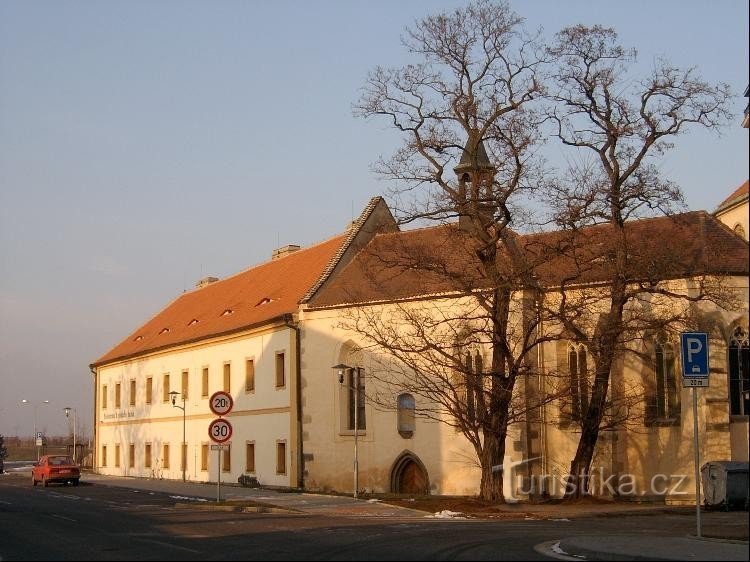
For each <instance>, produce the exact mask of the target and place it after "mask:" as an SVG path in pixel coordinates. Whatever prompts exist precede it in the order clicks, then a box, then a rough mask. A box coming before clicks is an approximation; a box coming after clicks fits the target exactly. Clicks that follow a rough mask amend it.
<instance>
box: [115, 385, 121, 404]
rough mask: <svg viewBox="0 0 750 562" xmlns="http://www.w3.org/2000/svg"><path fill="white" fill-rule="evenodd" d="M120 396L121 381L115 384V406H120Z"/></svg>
mask: <svg viewBox="0 0 750 562" xmlns="http://www.w3.org/2000/svg"><path fill="white" fill-rule="evenodd" d="M120 398H121V394H120V383H119V382H118V383H117V384H115V408H119V407H120Z"/></svg>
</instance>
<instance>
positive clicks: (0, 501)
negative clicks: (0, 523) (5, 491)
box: [0, 500, 13, 560]
mask: <svg viewBox="0 0 750 562" xmlns="http://www.w3.org/2000/svg"><path fill="white" fill-rule="evenodd" d="M0 503H3V504H5V505H13V504H12V503H10V502H6V501H3V500H0ZM0 560H2V558H0Z"/></svg>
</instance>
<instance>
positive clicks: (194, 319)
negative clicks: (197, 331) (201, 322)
mask: <svg viewBox="0 0 750 562" xmlns="http://www.w3.org/2000/svg"><path fill="white" fill-rule="evenodd" d="M197 323H198V319H197V318H193V319H192V320H191V321H190V322H188V326H192V325H193V324H197Z"/></svg>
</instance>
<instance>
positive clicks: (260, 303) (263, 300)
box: [255, 297, 273, 306]
mask: <svg viewBox="0 0 750 562" xmlns="http://www.w3.org/2000/svg"><path fill="white" fill-rule="evenodd" d="M271 301H273V299H270V298H268V297H264V298H262V299H260V301H258V304H256V305H255V306H263V305H264V304H268V303H269V302H271Z"/></svg>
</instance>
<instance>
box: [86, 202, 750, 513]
mask: <svg viewBox="0 0 750 562" xmlns="http://www.w3.org/2000/svg"><path fill="white" fill-rule="evenodd" d="M451 228H454V229H455V228H458V227H457V226H456V225H453V226H447V227H439V228H436V229H417V230H409V231H400V230H399V229H398V227H397V226H396V223H395V221H394V220H393V217H392V216H391V214H390V211H389V210H388V208H387V206H386V205H385V203H384V202H383V200H382V199H380V198H375V199H373V200H372V201H371V202H370V203H369V204H368V206H367V207H366V208H365V210H364V211H363V213H362V215H361V216H360V217H359V218H358V219H357V220H356V221H355V222H354V223H352V224H351V225H350V227H349V229H348V230H347V231H346V232H345V233H344V234H342V235H340V236H337V237H335V238H332V239H330V240H328V241H326V242H323V243H321V244H318V245H316V246H312V247H310V248H306V249H297V248H296V247H288V248H286V249H284V250H283V251H282V252H280V253H279V255H277V256H276V259H272V260H271V261H269V262H267V263H265V264H261V265H259V266H257V267H254V268H251V269H249V270H247V271H244V272H242V273H240V274H237V275H235V276H232V277H229V278H227V279H224V280H221V281H218V280H215V279H208V280H206V281H205V282H204V283H202V284H201V286H199V287H198V288H196V289H195V290H193V291H190V292H188V293H185V294H183V295H181V296H180V297H178V298H177V299H175V301H174V302H172V303H171V304H169V305H168V306H167V307H166V308H165V309H164V310H162V311H161V312H159V313H158V314H156V315H155V316H154V317H153V318H152V319H150V320H148V321H147V322H146V323H145V324H144V325H143V326H142V327H140V328H139V329H137V330H135V331H134V332H133V333H132V334H131V335H129V336H128V337H127V338H125V339H124V340H123V341H122V342H121V343H120V344H118V345H117V346H115V347H114V348H113V349H112V350H110V351H109V352H108V353H107V354H105V355H104V356H103V357H101V358H100V359H98V360H97V361H95V362H94V363H93V364H92V366H91V367H92V372H93V373H94V377H95V388H96V406H95V409H96V424H95V442H96V459H95V463H96V464H95V466H96V469H97V470H98V471H99V472H101V473H104V474H113V475H129V476H138V477H148V478H170V479H179V478H181V477H182V474H183V468H184V471H185V477H186V478H187V479H189V480H197V481H215V480H216V478H217V475H218V455H219V453H211V451H210V440H209V436H208V424H209V423H210V421H211V420H212V419H214V417H215V416H214V415H213V414H211V413H210V411H209V408H208V398H209V396H210V395H211V394H212V393H213V392H215V391H217V390H226V391H228V392H230V393H231V395H232V396H233V398H234V409H233V411H232V412H231V413H230V414H229V415H228V416H227V418H228V419H229V421H230V422H231V423H232V425H233V428H234V431H233V436H232V439H231V449H230V450H229V451H226V452H224V453H221V454H222V455H223V457H222V470H223V473H222V479H223V480H226V481H233V482H236V481H237V479H238V478H239V477H241V476H253V477H255V478H257V480H258V481H259V482H260V484H261V485H264V486H282V487H304V488H306V489H309V490H335V491H339V492H351V491H352V490H353V485H354V459H355V454H354V447H355V440H356V446H357V454H356V459H357V461H358V489H359V490H368V491H373V492H401V493H416V492H428V493H433V494H449V495H473V494H476V493H477V492H478V483H479V474H480V471H479V468H478V466H477V462H476V456H475V453H474V450H473V448H472V446H471V445H470V443H469V442H468V441H467V440H466V439H465V438H464V437H463V436H462V434H461V433H459V432H457V431H456V430H455V429H454V428H452V427H450V426H449V425H446V424H444V423H441V422H440V421H437V420H435V419H425V418H423V417H420V416H419V415H418V413H419V411H420V410H422V409H423V408H425V404H424V403H422V402H420V398H419V397H418V396H414V395H412V394H409V393H407V392H402V393H400V394H398V395H394V396H392V397H391V399H390V402H388V400H383V396H384V395H386V394H385V393H384V392H381V391H382V390H383V389H381V388H380V387H379V385H380V384H381V381H382V378H381V379H377V380H376V378H375V377H373V374H374V373H375V372H376V371H380V372H383V371H384V370H385V371H388V370H389V369H392V371H393V373H397V374H399V373H400V374H401V375H403V376H409V374H408V372H402V371H399V367H398V366H397V365H396V364H394V363H393V362H392V361H391V359H389V358H388V357H387V356H385V355H384V354H383V353H382V352H380V351H379V350H378V349H376V348H374V347H372V346H370V345H368V343H367V342H366V341H365V340H364V339H363V338H362V337H361V335H360V334H359V333H358V332H357V331H356V330H354V329H352V319H353V318H356V317H357V316H358V315H362V314H368V313H377V314H384V315H386V316H387V315H394V314H395V312H396V311H400V312H401V313H402V312H403V311H408V310H410V307H412V309H414V308H413V307H421V309H422V310H426V309H428V310H429V313H430V314H433V315H439V314H441V311H444V310H450V309H452V308H455V307H456V306H466V304H467V303H466V301H465V300H464V301H461V300H460V299H457V298H455V296H452V295H451V294H450V292H449V291H446V290H445V287H441V286H440V284H439V281H435V280H434V279H431V278H430V277H429V276H425V275H424V274H423V273H422V272H419V271H416V270H414V269H409V268H406V269H404V268H399V267H394V264H393V263H389V261H388V259H386V256H387V255H389V254H388V252H389V251H390V249H392V248H393V247H394V245H401V244H406V246H405V247H406V248H409V251H410V252H411V254H412V255H414V254H415V253H420V254H422V255H423V256H429V253H430V252H435V254H436V255H437V254H441V255H446V254H447V255H450V254H451V252H453V251H454V250H455V248H453V247H451V245H450V242H448V241H446V240H444V239H443V238H441V235H440V233H441V230H440V229H451ZM628 228H629V229H630V232H632V233H633V236H634V238H633V240H634V241H635V244H634V247H636V248H637V247H639V245H641V246H643V247H644V248H645V247H646V246H648V247H649V252H645V255H649V256H651V257H652V258H653V257H654V256H657V258H656V259H655V260H651V261H652V262H655V263H656V265H658V266H659V269H658V271H659V275H661V277H659V279H660V280H667V281H668V282H669V288H670V289H671V290H675V291H691V290H694V288H695V286H696V283H697V281H696V280H697V279H698V277H697V276H700V275H708V276H716V278H718V279H720V280H721V282H722V283H723V286H724V288H725V289H726V290H728V291H730V292H731V293H733V294H734V295H735V296H736V297H737V303H736V305H735V306H733V307H732V308H731V309H730V310H722V309H719V308H717V307H715V306H709V305H703V304H702V305H701V307H700V309H696V310H695V312H697V313H698V314H697V316H698V317H699V318H700V319H701V322H702V324H701V327H702V328H705V329H706V330H707V331H709V332H710V333H711V346H712V347H711V377H710V378H711V381H710V383H711V386H710V388H708V389H706V390H701V391H700V409H699V416H700V419H699V426H700V431H701V442H702V446H703V458H704V459H712V460H723V459H726V460H729V459H736V460H741V459H745V460H746V459H747V458H748V447H747V443H748V413H750V399H748V397H747V396H746V395H745V394H743V393H744V392H745V391H746V390H747V389H748V388H750V379H748V371H750V369H749V368H748V245H747V242H744V241H742V240H741V239H740V238H738V237H737V236H734V235H733V234H732V233H731V232H730V231H729V230H728V229H726V228H724V227H723V226H722V225H721V224H720V223H719V221H718V220H717V219H716V218H714V217H712V216H711V215H708V214H707V213H704V212H694V213H686V214H685V215H681V216H678V217H676V218H661V219H648V220H644V221H636V222H633V223H630V224H629V227H628ZM539 236H540V235H537V237H536V238H535V237H531V236H527V237H523V236H521V237H519V243H520V244H521V246H522V247H527V246H528V247H531V245H532V242H534V241H535V240H536V241H538V237H539ZM541 236H542V237H544V236H555V233H551V234H547V235H541ZM604 237H605V238H606V233H605V236H604ZM524 244H526V246H524ZM399 247H402V246H399ZM654 252H656V253H654ZM470 265H471V264H468V263H467V264H462V265H461V267H468V266H470ZM568 266H569V264H566V263H564V262H561V261H557V262H541V263H540V265H539V269H538V274H539V275H540V278H541V279H543V280H544V285H545V294H544V298H545V299H550V300H554V299H555V298H557V297H556V294H557V285H556V283H558V282H559V278H560V276H561V275H563V274H564V272H565V268H566V267H568ZM642 266H643V267H645V268H648V267H652V266H653V263H651V262H649V263H645V264H642ZM592 271H593V273H591V275H592V277H590V278H587V279H584V280H583V281H582V282H581V284H580V287H579V288H577V289H576V290H578V291H579V292H580V293H581V294H590V293H591V292H593V291H595V290H597V286H598V285H597V283H600V282H601V279H599V278H596V271H595V268H594V269H592ZM644 271H646V270H644ZM649 271H650V270H649ZM636 273H639V272H636ZM641 273H643V272H641ZM646 273H648V272H646ZM644 275H645V273H644ZM636 277H637V275H636ZM646 277H647V276H646ZM537 297H538V295H528V294H524V293H518V294H516V295H515V298H514V302H515V303H516V305H517V306H518V307H519V310H521V312H520V313H519V314H520V315H519V316H517V321H518V322H521V321H522V318H523V314H524V312H523V310H524V309H523V303H524V302H527V301H528V299H530V298H537ZM644 306H648V307H650V309H651V310H653V311H658V310H660V309H663V310H669V309H670V307H673V306H676V305H675V304H674V303H672V304H670V302H669V301H659V300H658V299H655V300H653V301H649V303H647V304H644ZM393 325H394V326H396V324H395V323H394V324H393ZM544 329H545V330H546V331H547V332H546V333H551V332H553V331H554V330H555V329H556V328H555V326H552V325H549V326H545V328H544ZM540 333H544V332H540ZM631 346H632V347H633V348H634V349H633V351H636V352H638V353H640V356H637V355H636V354H632V353H631V354H629V355H626V356H624V357H623V358H622V359H621V360H620V361H619V363H618V364H617V366H616V369H615V373H614V375H613V380H612V396H613V399H620V398H621V399H623V403H626V405H627V408H628V415H627V416H626V418H627V419H626V420H625V422H623V423H622V424H620V425H619V426H615V427H613V428H612V429H611V430H608V431H604V432H603V433H602V436H601V438H600V441H599V444H598V448H597V455H596V460H595V463H594V470H595V476H599V475H600V480H605V479H606V478H609V477H610V476H613V477H614V479H609V480H607V482H609V485H613V484H614V487H615V488H617V486H618V485H619V484H622V483H623V481H622V477H623V476H625V475H632V479H633V482H632V483H631V488H628V489H627V490H623V493H624V495H638V496H654V495H655V496H659V497H662V498H663V497H665V496H666V498H667V499H668V500H669V501H674V502H679V501H681V500H683V499H688V500H689V499H690V498H691V497H692V496H691V494H692V493H693V492H692V491H693V487H692V473H693V472H692V449H691V448H690V447H691V445H690V444H691V435H692V413H691V408H690V394H689V392H688V391H687V390H684V389H682V386H681V381H680V375H679V373H680V366H679V346H678V344H677V341H676V340H675V336H674V334H672V335H670V334H666V333H648V334H643V335H642V337H641V338H640V339H638V340H637V341H634V342H633V343H632V344H631ZM471 354H472V357H473V358H474V359H473V360H474V361H475V362H476V364H477V365H481V364H482V358H483V357H484V364H486V356H487V353H486V350H484V349H481V348H472V350H471ZM342 364H343V365H348V366H351V367H358V368H360V369H361V370H357V371H353V370H348V369H342V370H341V373H339V370H340V369H335V368H334V367H335V366H339V365H342ZM586 365H590V361H587V359H586V357H585V350H583V349H582V347H581V346H580V345H578V344H576V343H575V342H574V341H568V340H566V339H561V340H559V341H554V342H549V343H546V344H544V345H542V346H539V348H538V351H537V352H536V354H535V356H534V358H533V361H531V365H530V368H531V374H530V375H528V376H527V377H526V378H525V380H524V381H523V383H522V384H520V385H519V386H518V387H517V388H518V389H519V395H520V396H521V399H522V400H529V399H530V397H531V396H532V395H538V394H543V393H545V392H548V391H550V390H551V389H552V388H553V387H555V385H558V386H559V385H560V381H562V384H563V386H564V385H566V384H569V386H570V388H569V389H568V390H567V391H566V392H567V394H566V395H565V396H564V397H563V398H562V399H559V400H556V401H554V402H551V403H549V404H546V405H545V406H544V407H540V408H539V409H538V412H536V414H535V415H534V416H529V417H528V418H527V419H525V420H522V421H519V422H518V423H516V424H514V425H512V427H511V428H510V431H509V434H508V438H507V441H506V455H505V458H504V461H503V468H502V469H503V471H504V474H505V479H504V486H505V489H504V493H505V496H506V497H507V498H518V499H520V498H525V497H528V495H529V494H530V493H540V492H546V493H550V494H552V495H560V494H561V493H562V488H561V479H562V477H563V476H564V474H565V473H566V470H567V468H568V466H569V463H570V460H571V458H572V456H573V453H574V451H575V447H576V445H577V440H578V435H579V431H578V430H577V426H576V414H575V412H576V408H580V407H581V401H584V400H585V395H586V382H585V381H586V379H587V377H589V376H590V372H589V371H588V368H587V367H586ZM356 375H360V377H359V378H360V379H361V380H360V385H359V387H360V390H361V395H360V396H361V398H360V399H359V400H357V393H356V392H354V388H355V377H356ZM339 377H341V380H340V378H339ZM574 387H575V391H574V390H573V388H574ZM170 393H176V402H175V404H176V406H183V405H184V407H185V410H184V413H185V417H184V431H185V439H184V440H183V412H182V411H181V410H180V409H178V408H176V407H175V406H173V405H172V401H171V395H170ZM618 393H619V394H618ZM633 396H634V397H635V399H633ZM183 397H184V402H183ZM625 398H627V400H625ZM467 407H468V406H467ZM355 416H356V417H357V419H358V422H359V425H358V429H357V431H356V432H355V429H354V428H355V424H354V418H355ZM499 468H500V467H498V469H499ZM597 471H600V472H597ZM662 475H663V477H662ZM682 475H684V476H685V478H684V479H683V480H680V478H681V476H682ZM654 478H657V481H656V482H657V484H658V486H659V487H658V489H656V490H654V489H653V486H652V483H653V482H654ZM663 478H666V480H664V479H663ZM597 486H598V484H597V483H594V491H595V493H601V494H603V495H608V494H610V493H611V492H610V489H609V488H608V487H607V486H604V487H603V488H602V487H601V486H600V487H599V488H597Z"/></svg>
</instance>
